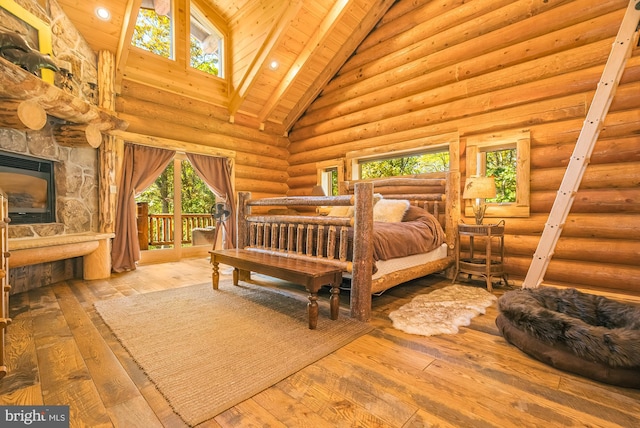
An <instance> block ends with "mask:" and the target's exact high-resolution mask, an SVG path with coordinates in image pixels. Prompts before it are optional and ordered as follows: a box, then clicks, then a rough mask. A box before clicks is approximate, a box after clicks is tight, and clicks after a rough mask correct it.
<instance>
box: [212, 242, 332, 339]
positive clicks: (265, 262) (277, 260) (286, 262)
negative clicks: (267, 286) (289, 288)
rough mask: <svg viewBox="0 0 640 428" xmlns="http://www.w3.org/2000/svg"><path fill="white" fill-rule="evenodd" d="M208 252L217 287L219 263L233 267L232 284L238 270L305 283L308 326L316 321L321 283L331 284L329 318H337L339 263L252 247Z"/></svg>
mask: <svg viewBox="0 0 640 428" xmlns="http://www.w3.org/2000/svg"><path fill="white" fill-rule="evenodd" d="M209 253H211V264H212V265H213V275H212V281H213V289H214V290H217V289H218V282H219V279H220V272H219V268H218V264H219V263H223V264H226V265H229V266H233V267H234V270H233V284H234V285H238V279H239V274H240V272H242V271H244V272H247V273H250V272H256V273H260V274H263V275H268V276H272V277H275V278H279V279H284V280H287V281H291V282H294V283H296V284H300V285H304V286H305V288H306V289H307V291H308V292H309V303H308V304H307V310H308V314H309V328H310V329H315V328H316V326H317V324H318V302H317V300H318V291H319V290H320V287H322V286H323V285H329V286H331V297H330V299H329V303H330V308H331V319H332V320H336V319H338V309H339V305H340V296H339V294H340V283H341V282H342V270H341V269H340V268H339V267H336V266H332V265H330V264H327V263H322V262H313V261H307V260H300V259H295V258H289V257H284V256H279V255H272V254H266V253H261V252H258V251H251V250H241V249H231V250H215V251H209Z"/></svg>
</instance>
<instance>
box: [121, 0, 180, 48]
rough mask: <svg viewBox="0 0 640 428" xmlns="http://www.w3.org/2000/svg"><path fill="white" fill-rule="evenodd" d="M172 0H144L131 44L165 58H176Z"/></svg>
mask: <svg viewBox="0 0 640 428" xmlns="http://www.w3.org/2000/svg"><path fill="white" fill-rule="evenodd" d="M171 3H172V2H171V0H143V1H142V5H141V6H140V11H139V12H138V18H137V20H136V26H135V29H134V30H133V37H132V38H131V44H132V45H133V46H135V47H138V48H140V49H144V50H146V51H149V52H151V53H154V54H156V55H160V56H161V57H164V58H170V59H173V58H174V54H173V43H172V40H173V37H172V36H171V32H172V29H173V25H172V20H171V16H172V13H171V12H172V10H171Z"/></svg>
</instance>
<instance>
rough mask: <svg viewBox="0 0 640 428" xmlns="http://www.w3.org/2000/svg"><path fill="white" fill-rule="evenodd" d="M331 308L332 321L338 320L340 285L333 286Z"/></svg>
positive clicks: (334, 284)
mask: <svg viewBox="0 0 640 428" xmlns="http://www.w3.org/2000/svg"><path fill="white" fill-rule="evenodd" d="M329 307H330V308H331V319H332V320H337V319H338V311H339V309H340V285H339V284H336V283H333V284H331V297H330V300H329Z"/></svg>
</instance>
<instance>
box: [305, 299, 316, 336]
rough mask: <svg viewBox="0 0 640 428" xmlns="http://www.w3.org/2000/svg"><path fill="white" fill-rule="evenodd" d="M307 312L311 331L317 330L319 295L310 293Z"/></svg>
mask: <svg viewBox="0 0 640 428" xmlns="http://www.w3.org/2000/svg"><path fill="white" fill-rule="evenodd" d="M307 311H308V313H309V329H311V330H315V328H316V327H317V326H318V293H309V303H307Z"/></svg>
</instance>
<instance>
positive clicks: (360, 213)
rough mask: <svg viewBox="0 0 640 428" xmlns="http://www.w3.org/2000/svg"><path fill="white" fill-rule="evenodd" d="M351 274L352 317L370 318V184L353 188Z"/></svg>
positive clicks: (371, 268)
mask: <svg viewBox="0 0 640 428" xmlns="http://www.w3.org/2000/svg"><path fill="white" fill-rule="evenodd" d="M354 196H355V202H354V211H355V213H354V220H355V221H354V225H353V235H354V237H358V239H354V240H353V273H352V278H351V317H353V318H356V319H357V320H360V321H365V322H366V321H369V319H370V318H371V275H372V270H373V260H372V258H373V248H372V235H373V184H372V183H356V185H355V188H354Z"/></svg>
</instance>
